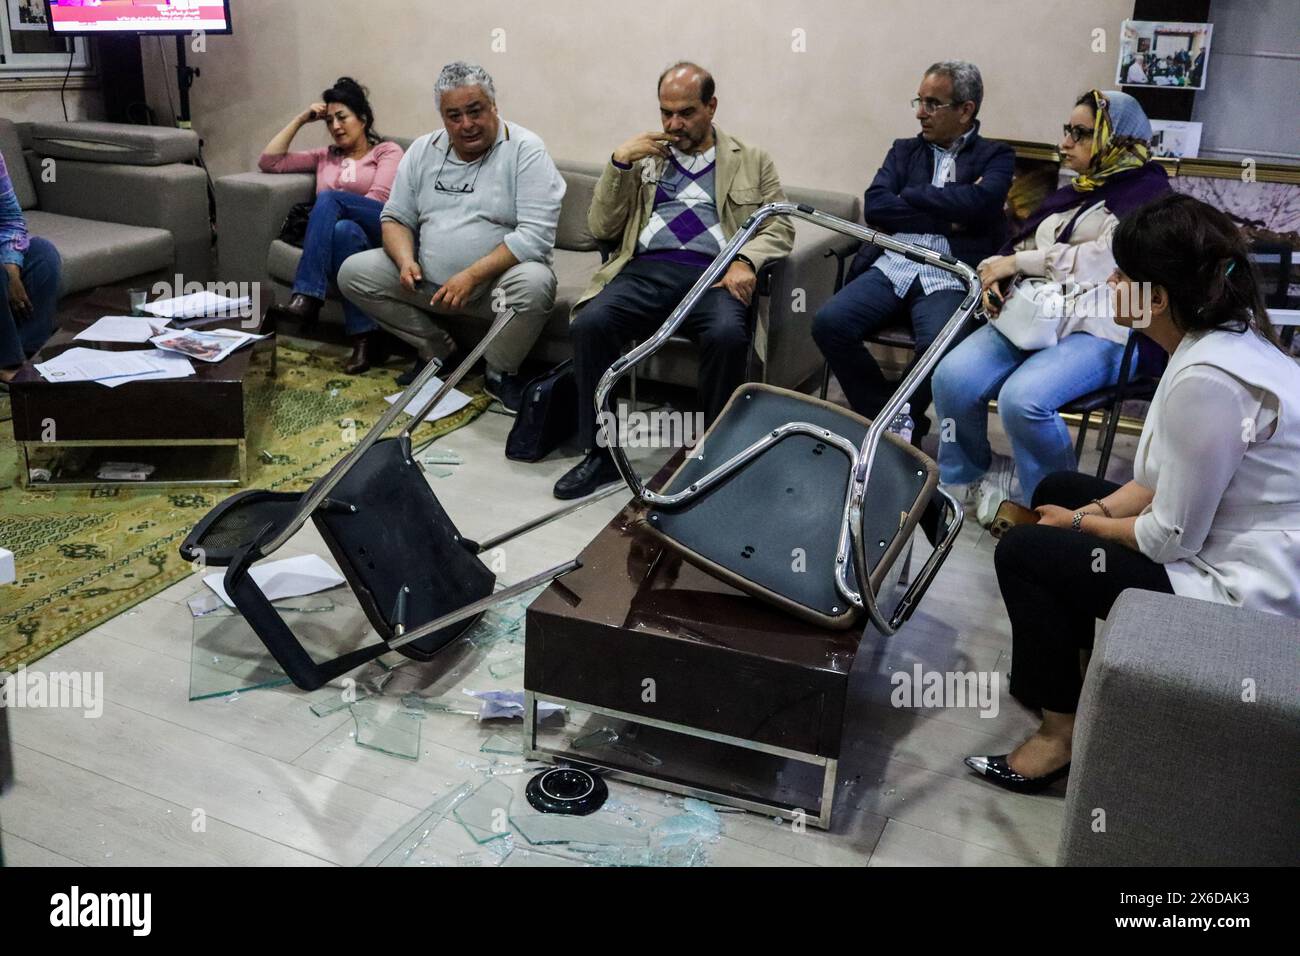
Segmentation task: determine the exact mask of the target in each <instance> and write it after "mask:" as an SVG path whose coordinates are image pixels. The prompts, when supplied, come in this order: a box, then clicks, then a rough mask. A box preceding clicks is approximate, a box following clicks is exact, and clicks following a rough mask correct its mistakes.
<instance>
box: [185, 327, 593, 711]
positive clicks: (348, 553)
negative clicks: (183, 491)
mask: <svg viewBox="0 0 1300 956" xmlns="http://www.w3.org/2000/svg"><path fill="white" fill-rule="evenodd" d="M513 317H514V312H513V311H507V312H505V313H503V314H502V315H500V316H498V317H497V319H496V321H495V322H494V323H493V324H492V327H491V328H490V329H489V330H488V333H487V335H486V336H484V338H483V339H482V341H480V342H479V344H478V345H477V346H476V347H475V348H474V350H473V351H472V352H471V353H470V354H469V355H468V356H466V358H465V361H464V362H462V363H461V364H460V366H459V367H458V368H457V369H456V370H455V371H454V372H453V373H452V374H451V375H450V376H449V377H448V378H447V380H446V381H445V382H444V383H443V384H442V386H441V387H440V388H439V389H437V390H436V394H435V395H434V396H433V397H432V398H430V399H429V401H428V402H426V403H425V404H424V407H423V408H421V409H420V410H419V411H418V413H417V414H415V415H413V416H412V417H411V420H410V422H408V423H407V425H406V427H405V428H403V429H402V431H401V432H400V433H399V434H398V435H397V436H395V437H392V438H383V437H382V436H383V435H384V433H385V432H386V431H387V430H388V428H389V426H391V425H392V423H393V422H394V421H395V420H396V419H397V417H398V416H399V415H400V414H401V413H402V411H403V409H405V408H407V406H408V405H409V404H410V403H411V402H412V401H414V400H415V397H416V396H417V395H418V394H419V392H420V390H421V388H423V387H424V385H425V384H426V383H427V382H429V381H430V380H431V379H432V378H433V376H434V375H435V373H437V371H438V370H439V363H437V362H430V363H429V364H428V365H427V366H426V367H425V368H424V370H423V371H422V372H421V373H420V374H419V375H418V376H416V379H415V381H414V382H412V383H411V385H410V387H409V388H407V389H406V391H405V392H403V393H402V396H401V398H399V399H398V400H397V401H396V402H395V403H394V404H393V406H392V407H391V408H390V409H388V410H387V411H386V412H384V414H383V415H382V416H381V417H380V419H379V421H377V422H376V423H375V425H374V427H373V428H371V430H370V431H369V432H368V433H367V434H366V435H365V437H364V438H362V439H361V440H360V441H359V442H358V443H357V446H356V447H355V448H354V449H353V450H352V451H351V452H349V453H348V454H347V455H346V456H345V457H344V458H342V459H340V460H339V461H338V462H337V463H336V464H335V465H334V467H333V468H331V469H330V470H329V472H328V473H327V474H326V475H325V476H324V477H322V478H320V479H319V480H317V481H316V482H315V483H314V484H313V485H312V486H311V488H310V489H308V490H307V491H306V492H303V493H300V494H291V493H280V492H271V491H258V490H250V491H245V492H241V493H239V494H236V495H234V496H232V497H230V498H227V499H226V500H225V501H223V502H222V503H221V504H219V505H218V506H217V507H216V508H214V509H212V511H211V512H209V513H208V514H207V516H206V517H204V518H203V520H202V521H200V522H199V523H198V524H197V525H196V526H195V527H194V530H193V531H191V532H190V534H189V536H188V537H187V538H186V539H185V542H184V543H183V544H182V545H181V548H180V553H181V557H183V558H184V559H185V560H186V561H191V562H193V561H198V562H200V563H202V564H203V565H210V566H215V567H225V568H226V575H225V588H226V593H227V594H228V595H229V596H230V599H231V600H232V601H233V602H234V604H235V607H236V608H237V609H238V610H239V612H240V613H241V614H242V615H243V616H244V618H245V619H246V620H247V621H248V623H249V625H250V626H251V627H252V628H253V630H254V631H255V632H256V634H257V636H258V637H259V638H260V639H261V640H262V642H263V643H264V644H265V645H266V647H267V649H268V650H269V651H270V652H271V654H272V656H274V657H275V660H276V662H277V663H278V664H279V665H280V667H282V668H283V669H284V672H285V673H286V674H287V675H288V676H289V679H290V680H292V681H293V682H294V684H295V685H297V686H298V687H300V688H302V689H304V690H315V689H316V688H318V687H320V686H321V685H323V684H325V683H327V682H328V681H330V680H333V679H334V678H336V677H339V676H341V675H342V674H346V673H347V672H348V671H350V670H352V669H353V668H356V667H359V666H360V665H362V664H364V663H366V662H367V661H370V660H373V659H374V658H376V657H378V656H379V655H381V654H384V653H386V652H388V651H393V650H396V651H400V652H401V653H402V654H404V655H405V656H407V657H409V658H412V659H414V660H417V661H428V660H431V659H432V658H433V656H434V655H435V654H436V653H437V652H438V651H440V650H442V649H443V648H444V647H445V646H446V645H447V644H449V643H450V642H451V641H453V640H455V639H456V637H458V636H459V635H460V634H461V633H463V632H464V631H465V630H466V629H467V628H468V627H469V626H470V625H472V624H473V623H474V621H475V620H477V619H478V617H479V616H480V615H481V614H482V613H483V612H484V611H485V610H487V609H488V608H489V607H491V606H492V605H493V604H496V603H498V602H500V601H506V600H509V599H511V598H513V597H516V596H518V595H520V594H524V593H526V592H528V591H529V590H531V589H532V588H534V587H537V586H538V585H540V584H544V583H546V582H547V581H550V580H552V579H554V578H556V577H558V576H559V575H561V574H565V573H567V572H569V571H572V570H573V569H574V568H576V567H578V562H577V561H568V562H565V563H564V564H560V565H556V566H555V567H553V568H550V569H548V570H546V571H543V572H541V573H540V574H537V575H534V576H532V577H530V578H528V579H526V580H524V581H521V582H519V583H518V584H515V585H513V586H511V587H508V588H505V589H503V590H500V591H495V592H494V590H493V589H494V587H495V585H496V576H495V575H494V574H493V573H492V571H491V569H489V568H488V566H487V565H486V564H484V563H483V561H482V560H481V559H480V558H479V555H480V554H483V553H486V552H488V551H490V550H492V549H493V548H496V547H498V546H499V545H501V544H504V543H505V542H506V541H509V540H510V539H511V538H513V537H515V536H517V535H520V534H523V533H524V532H526V531H531V530H533V529H534V528H537V527H540V526H541V525H543V524H545V523H547V522H549V521H552V520H554V519H556V518H559V517H562V516H564V515H566V514H569V513H570V512H572V511H574V510H576V509H577V508H579V507H582V506H584V505H586V504H590V503H591V502H592V501H593V500H595V499H596V498H597V497H601V496H603V495H602V494H601V493H598V494H597V495H593V496H589V497H587V498H584V499H579V500H578V501H576V502H573V503H572V504H570V505H568V506H566V507H564V508H560V509H558V510H556V511H553V512H551V513H549V514H547V515H543V516H541V517H539V518H535V519H533V520H532V521H529V522H527V523H526V524H524V525H521V526H520V527H518V528H515V529H513V530H511V531H508V532H505V533H503V534H500V535H497V536H495V537H493V538H492V539H490V540H487V541H483V542H476V541H472V540H470V539H468V538H466V537H464V536H463V535H462V534H461V533H460V531H459V530H458V529H457V527H456V525H455V523H454V522H453V521H452V520H451V518H450V517H449V516H448V515H447V512H446V511H445V510H443V507H442V505H441V504H440V503H439V502H438V498H437V496H436V495H435V494H434V493H433V489H431V488H430V487H429V483H428V481H426V480H425V477H424V472H423V469H422V468H421V467H420V465H419V463H418V462H417V461H416V460H415V456H414V455H413V454H412V451H411V434H412V432H413V431H414V430H415V428H416V427H417V426H418V425H419V423H420V422H422V421H424V417H425V415H427V414H428V413H429V412H430V411H431V410H432V409H434V408H435V407H436V406H437V404H438V402H439V401H441V400H442V398H443V397H444V396H445V395H446V394H447V393H448V392H449V391H450V390H451V389H452V388H454V387H455V386H456V384H457V383H459V382H460V380H461V379H462V378H463V377H464V376H465V373H466V372H468V371H469V369H470V367H471V366H472V365H473V364H474V363H475V362H476V361H477V360H478V359H479V357H480V356H481V355H482V354H483V352H484V350H485V349H486V348H487V346H488V344H489V343H490V342H491V341H492V339H493V338H495V337H496V336H497V334H498V333H499V332H500V331H501V330H502V329H503V328H504V327H505V326H506V324H507V323H508V322H509V321H510V320H511V319H512V318H513ZM615 487H617V486H615ZM607 493H608V492H605V494H607ZM308 518H310V519H311V520H312V522H313V523H314V524H315V525H316V528H317V529H318V530H319V531H320V534H321V537H322V538H324V539H325V543H326V544H327V545H328V546H329V549H330V553H331V554H332V555H333V556H334V560H335V561H336V562H337V563H338V566H339V569H340V570H341V571H342V573H343V576H344V577H345V579H346V580H347V583H348V585H349V586H350V587H351V588H352V589H353V591H354V592H355V593H356V594H357V597H358V599H359V601H360V604H361V607H362V609H363V610H364V611H365V614H366V618H367V619H368V620H369V622H370V624H371V626H372V627H373V628H374V630H375V632H376V633H377V634H378V636H379V642H378V643H374V644H370V645H368V646H366V647H362V648H359V649H357V650H354V651H351V652H349V653H346V654H343V655H341V656H339V657H336V658H334V659H332V660H329V661H326V662H324V663H319V664H318V663H316V662H315V661H314V660H313V659H312V657H311V655H309V654H308V653H307V651H306V649H305V648H304V647H303V645H302V643H301V641H299V640H298V638H297V637H296V636H295V635H294V633H293V631H292V630H291V629H290V628H289V626H288V625H287V624H286V623H285V621H284V619H283V618H282V617H281V616H280V614H279V612H278V611H277V610H276V609H275V607H274V605H272V604H271V602H270V600H268V599H267V597H266V595H265V594H263V593H262V591H261V589H260V588H259V587H258V585H257V583H256V582H255V581H254V580H253V577H252V575H251V574H250V573H249V572H250V570H251V568H252V565H253V564H254V563H255V562H257V561H259V560H261V559H262V558H265V557H268V556H269V555H271V554H273V553H274V552H275V551H276V550H277V549H279V548H280V547H281V546H282V545H284V543H285V542H286V541H288V540H289V539H290V538H291V537H292V536H293V535H294V534H295V533H296V532H297V531H298V529H299V528H301V527H302V526H303V524H305V523H306V521H307V519H308Z"/></svg>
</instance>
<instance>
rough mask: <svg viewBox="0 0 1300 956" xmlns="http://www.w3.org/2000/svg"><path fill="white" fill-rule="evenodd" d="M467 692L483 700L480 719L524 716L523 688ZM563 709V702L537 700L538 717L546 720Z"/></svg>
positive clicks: (466, 691)
mask: <svg viewBox="0 0 1300 956" xmlns="http://www.w3.org/2000/svg"><path fill="white" fill-rule="evenodd" d="M465 693H466V694H467V695H468V696H470V697H473V698H475V699H476V700H481V701H482V702H483V703H482V705H481V706H480V707H479V712H478V719H479V720H491V719H493V718H495V717H507V718H509V717H518V718H520V719H522V718H523V716H524V692H523V691H522V690H468V689H467V690H465ZM561 710H564V707H563V706H562V705H561V704H552V703H551V702H550V701H546V700H539V701H538V702H537V719H538V720H545V719H546V718H547V717H549V716H551V714H554V713H556V712H558V711H561Z"/></svg>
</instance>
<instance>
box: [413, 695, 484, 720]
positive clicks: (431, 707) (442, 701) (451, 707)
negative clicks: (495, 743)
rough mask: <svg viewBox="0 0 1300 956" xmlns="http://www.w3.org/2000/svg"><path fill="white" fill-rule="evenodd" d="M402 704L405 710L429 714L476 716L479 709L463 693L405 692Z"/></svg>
mask: <svg viewBox="0 0 1300 956" xmlns="http://www.w3.org/2000/svg"><path fill="white" fill-rule="evenodd" d="M402 706H403V707H405V708H406V709H407V710H414V711H419V712H428V713H431V714H463V715H465V716H466V717H477V716H478V711H479V708H478V706H477V705H476V704H475V703H473V701H471V700H470V698H468V697H466V696H465V695H463V694H447V695H446V696H444V697H421V696H420V695H419V694H407V695H406V696H405V697H403V698H402Z"/></svg>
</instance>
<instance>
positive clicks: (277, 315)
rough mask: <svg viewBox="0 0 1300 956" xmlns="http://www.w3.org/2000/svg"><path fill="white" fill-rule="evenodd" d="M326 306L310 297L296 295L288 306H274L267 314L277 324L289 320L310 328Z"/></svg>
mask: <svg viewBox="0 0 1300 956" xmlns="http://www.w3.org/2000/svg"><path fill="white" fill-rule="evenodd" d="M324 304H325V303H324V302H322V301H321V300H320V299H313V298H312V297H311V296H309V295H294V296H293V297H292V298H291V299H290V300H289V304H288V305H273V306H271V307H270V308H269V309H267V310H266V314H267V316H268V318H271V319H273V320H274V321H277V322H279V321H282V320H288V321H290V322H297V323H299V325H301V326H302V327H303V328H309V327H310V326H313V325H315V324H316V320H317V319H319V318H320V310H321V306H323V305H324Z"/></svg>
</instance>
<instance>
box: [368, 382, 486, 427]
mask: <svg viewBox="0 0 1300 956" xmlns="http://www.w3.org/2000/svg"><path fill="white" fill-rule="evenodd" d="M440 388H442V379H440V378H438V377H437V376H436V375H435V376H434V377H433V378H431V379H429V381H427V382H425V383H424V387H423V388H421V389H420V391H419V392H417V393H416V396H415V398H413V399H411V400H410V401H409V402H407V403H406V407H405V408H403V409H402V411H404V412H406V414H408V415H414V414H416V413H417V412H419V410H420V409H421V408H423V407H424V406H425V405H426V404H428V402H429V400H430V399H432V398H433V396H434V393H435V392H437V391H438V389H440ZM404 394H405V392H398V393H397V394H396V395H389V396H388V397H387V398H385V399H384V401H386V402H387V403H388V404H389V405H396V404H397V402H398V400H399V399H400V398H401V397H402V396H403V395H404ZM469 403H470V397H469V396H468V395H466V394H465V393H464V392H462V391H461V390H460V389H457V388H453V389H452V390H451V391H450V392H448V393H447V394H446V395H444V396H443V397H442V401H440V402H439V403H438V407H437V408H435V409H434V410H433V411H431V412H429V414H427V415H425V416H424V420H425V421H426V422H432V421H436V420H437V419H439V418H446V417H447V416H448V415H454V414H455V413H456V412H458V411H460V410H461V409H462V408H464V407H465V406H466V405H468V404H469Z"/></svg>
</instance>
